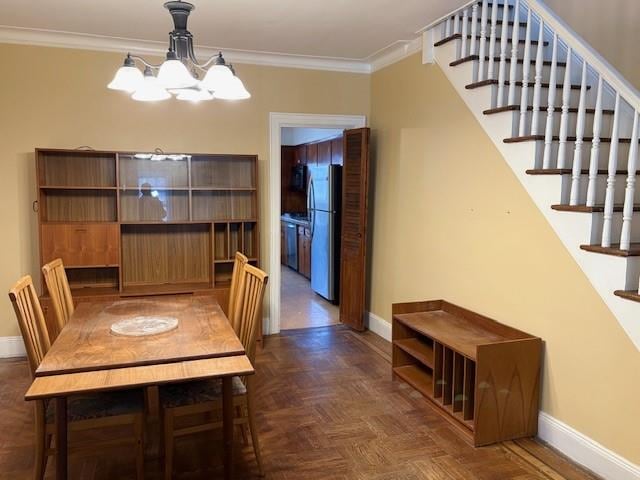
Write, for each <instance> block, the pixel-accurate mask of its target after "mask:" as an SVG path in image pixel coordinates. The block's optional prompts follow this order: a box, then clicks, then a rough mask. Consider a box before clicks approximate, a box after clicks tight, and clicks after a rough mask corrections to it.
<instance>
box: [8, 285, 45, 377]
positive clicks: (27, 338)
mask: <svg viewBox="0 0 640 480" xmlns="http://www.w3.org/2000/svg"><path fill="white" fill-rule="evenodd" d="M9 298H10V299H11V303H12V304H13V309H14V310H15V312H16V317H17V318H18V325H20V331H21V332H22V339H23V340H24V345H25V348H26V350H27V356H28V357H29V366H30V367H31V375H32V376H33V375H34V374H35V371H36V368H38V365H40V362H42V359H43V358H44V356H45V354H46V353H47V351H49V347H50V346H51V343H50V341H49V332H48V331H47V325H46V324H45V321H44V315H43V314H42V308H41V307H40V301H39V300H38V294H37V293H36V289H35V288H34V286H33V281H32V280H31V277H30V276H29V275H27V276H26V277H22V278H21V279H20V280H18V282H17V283H16V284H15V285H14V286H13V287H12V288H11V290H9Z"/></svg>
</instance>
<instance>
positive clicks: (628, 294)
mask: <svg viewBox="0 0 640 480" xmlns="http://www.w3.org/2000/svg"><path fill="white" fill-rule="evenodd" d="M613 293H614V294H615V295H617V296H618V297H620V298H624V299H626V300H633V301H634V302H640V294H639V293H638V291H637V290H616V291H615V292H613Z"/></svg>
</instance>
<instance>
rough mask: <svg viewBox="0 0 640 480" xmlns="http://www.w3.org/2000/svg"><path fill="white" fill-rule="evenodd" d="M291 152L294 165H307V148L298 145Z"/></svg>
mask: <svg viewBox="0 0 640 480" xmlns="http://www.w3.org/2000/svg"><path fill="white" fill-rule="evenodd" d="M294 148H295V150H294V151H293V159H294V163H295V164H296V165H306V164H307V147H306V145H298V146H297V147H294Z"/></svg>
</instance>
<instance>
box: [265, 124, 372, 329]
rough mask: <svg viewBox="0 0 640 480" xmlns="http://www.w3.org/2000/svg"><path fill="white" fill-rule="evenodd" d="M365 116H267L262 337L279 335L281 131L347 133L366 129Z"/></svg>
mask: <svg viewBox="0 0 640 480" xmlns="http://www.w3.org/2000/svg"><path fill="white" fill-rule="evenodd" d="M366 123H367V117H366V116H365V115H326V114H314V113H278V112H270V113H269V165H268V169H269V193H268V199H269V201H268V210H267V217H268V223H267V224H268V228H267V232H268V235H269V276H270V277H271V278H270V281H269V315H268V316H267V317H266V318H265V320H264V323H263V331H264V332H265V335H273V334H276V333H280V287H281V279H280V208H281V205H280V188H281V182H280V180H281V178H282V177H281V173H282V159H281V158H280V152H281V150H280V149H281V147H282V130H281V129H282V128H283V127H294V128H295V127H298V128H338V129H342V130H348V129H352V128H362V127H366Z"/></svg>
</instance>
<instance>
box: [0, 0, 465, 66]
mask: <svg viewBox="0 0 640 480" xmlns="http://www.w3.org/2000/svg"><path fill="white" fill-rule="evenodd" d="M163 3H164V2H163V1H162V0H101V1H99V0H93V1H87V0H55V1H52V0H47V1H43V0H20V1H18V2H16V1H15V0H0V11H2V15H1V16H0V24H2V25H6V26H12V27H22V28H29V29H43V30H55V31H62V32H72V33H82V34H91V35H99V36H107V37H121V38H128V39H136V40H151V41H165V40H166V39H167V33H168V32H169V31H170V30H171V29H172V21H171V17H170V15H169V13H168V12H167V11H166V10H165V9H164V8H163V7H162V4H163ZM191 3H194V4H195V6H196V9H195V11H194V12H193V13H192V15H191V17H190V19H189V30H190V31H191V32H192V33H193V34H194V37H195V40H196V42H195V43H196V46H201V47H218V48H226V49H236V50H249V51H259V52H274V53H283V54H294V55H308V56H315V57H333V58H347V59H360V60H364V59H367V58H368V57H370V56H372V55H374V54H376V53H378V52H380V50H382V49H385V48H387V47H390V46H391V45H393V44H394V43H396V42H398V41H400V40H412V39H414V38H415V37H416V35H415V32H416V31H417V30H419V29H420V28H422V27H423V26H425V25H427V24H429V23H430V22H431V21H433V20H435V19H437V18H438V17H440V16H442V15H444V14H446V13H447V12H449V11H451V10H452V9H453V8H454V7H455V6H457V5H460V4H461V3H462V0H322V1H318V0H270V1H268V0H226V1H221V0H192V2H191Z"/></svg>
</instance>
